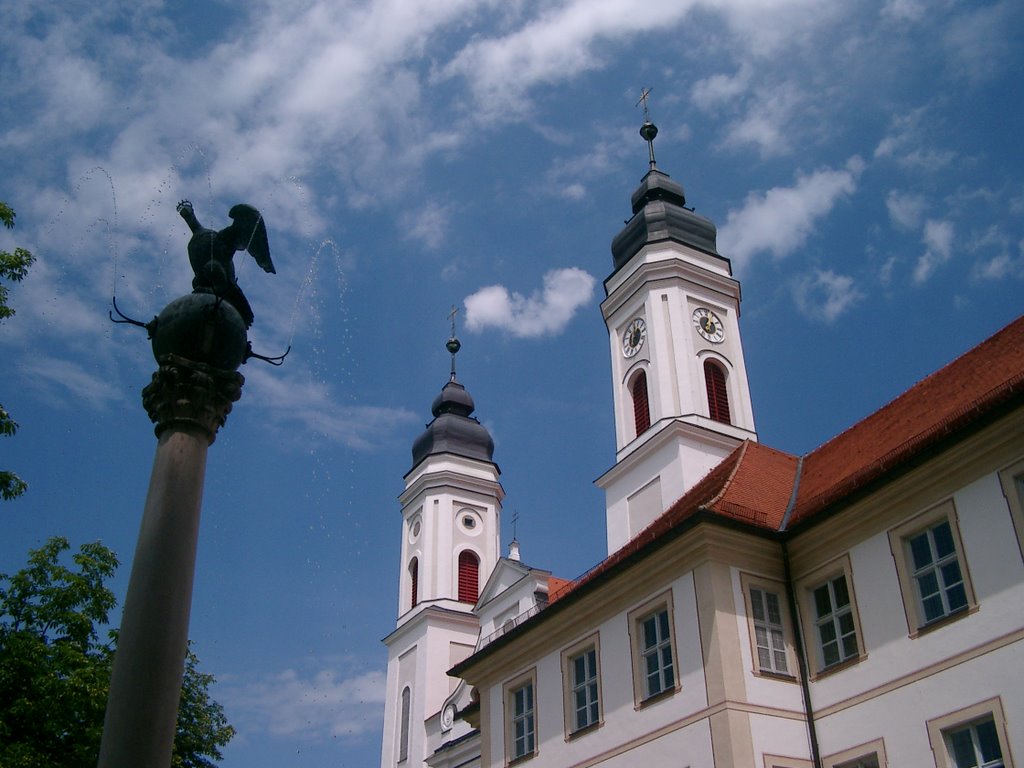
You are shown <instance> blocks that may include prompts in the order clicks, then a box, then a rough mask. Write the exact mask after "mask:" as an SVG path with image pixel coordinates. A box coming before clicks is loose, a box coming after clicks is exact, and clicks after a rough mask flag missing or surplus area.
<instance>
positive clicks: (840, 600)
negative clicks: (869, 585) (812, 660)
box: [812, 574, 859, 668]
mask: <svg viewBox="0 0 1024 768" xmlns="http://www.w3.org/2000/svg"><path fill="white" fill-rule="evenodd" d="M812 593H813V596H814V625H815V627H816V628H817V633H818V653H819V654H820V657H821V658H820V661H821V666H822V667H823V668H827V667H831V666H832V665H833V664H838V663H840V662H842V661H846V660H847V659H852V658H854V657H855V656H857V655H858V653H859V648H858V646H857V627H856V624H855V622H854V620H853V604H852V602H851V601H850V590H849V588H848V587H847V584H846V574H840V575H839V576H836V577H835V578H832V579H829V580H828V581H826V582H825V583H824V584H820V585H818V586H817V587H815V588H814V589H813V590H812Z"/></svg>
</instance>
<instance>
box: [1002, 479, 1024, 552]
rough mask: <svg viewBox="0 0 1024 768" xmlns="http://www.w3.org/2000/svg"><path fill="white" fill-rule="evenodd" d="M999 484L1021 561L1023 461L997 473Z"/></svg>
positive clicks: (1023, 525) (1022, 543) (1023, 496)
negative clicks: (1008, 512) (1008, 511)
mask: <svg viewBox="0 0 1024 768" xmlns="http://www.w3.org/2000/svg"><path fill="white" fill-rule="evenodd" d="M999 483H1000V485H1002V487H1003V496H1005V497H1006V504H1007V506H1008V507H1009V508H1010V520H1011V521H1012V522H1013V530H1014V532H1015V533H1016V534H1017V547H1018V548H1019V549H1020V555H1021V559H1024V459H1020V460H1019V461H1016V462H1014V463H1013V464H1011V465H1010V466H1008V467H1005V468H1004V469H1001V470H1000V471H999Z"/></svg>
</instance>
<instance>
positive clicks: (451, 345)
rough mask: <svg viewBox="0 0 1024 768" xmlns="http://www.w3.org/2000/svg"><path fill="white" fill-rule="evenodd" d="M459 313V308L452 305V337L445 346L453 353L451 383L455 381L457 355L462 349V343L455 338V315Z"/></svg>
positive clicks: (450, 313)
mask: <svg viewBox="0 0 1024 768" xmlns="http://www.w3.org/2000/svg"><path fill="white" fill-rule="evenodd" d="M458 312H459V308H458V307H456V306H455V305H454V304H452V311H451V312H449V313H448V317H449V318H451V321H452V335H451V337H450V338H449V339H448V342H447V343H446V344H445V347H446V348H447V349H448V351H449V352H450V353H451V356H452V377H451V379H450V381H455V355H456V354H457V353H458V351H459V350H460V349H462V342H461V341H459V340H458V339H457V338H456V337H455V315H457V314H458Z"/></svg>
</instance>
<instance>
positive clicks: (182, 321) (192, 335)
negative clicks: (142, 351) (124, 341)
mask: <svg viewBox="0 0 1024 768" xmlns="http://www.w3.org/2000/svg"><path fill="white" fill-rule="evenodd" d="M151 334H152V341H153V357H155V358H156V360H157V361H158V362H159V361H160V359H161V358H162V357H163V356H164V355H168V354H171V355H178V356H179V357H183V358H185V359H187V360H191V361H192V362H195V363H203V364H205V365H209V366H212V367H214V368H219V369H221V370H226V371H236V370H238V367H239V366H240V365H241V364H242V363H243V362H244V361H245V354H246V344H247V339H246V328H245V321H244V320H243V319H242V316H241V315H240V314H238V310H236V309H235V308H234V307H233V306H231V304H229V303H228V302H226V301H223V300H222V299H219V298H217V297H216V296H214V295H213V294H209V293H191V294H188V295H187V296H182V297H180V298H177V299H175V300H174V301H172V302H171V303H170V304H168V305H167V306H166V307H164V309H163V311H162V312H161V313H160V314H159V315H158V316H157V318H156V321H155V323H154V327H152V329H151Z"/></svg>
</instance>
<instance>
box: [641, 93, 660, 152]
mask: <svg viewBox="0 0 1024 768" xmlns="http://www.w3.org/2000/svg"><path fill="white" fill-rule="evenodd" d="M650 95H651V89H650V88H644V89H643V90H641V91H640V100H639V101H638V102H637V103H636V106H638V107H639V106H640V105H641V104H643V105H644V124H643V125H641V126H640V136H641V137H643V140H644V141H646V142H647V154H648V155H649V162H650V166H651V170H652V171H653V170H654V169H655V168H656V167H657V163H655V161H654V137H655V136H657V135H658V126H656V125H655V124H654V123H652V122H651V113H650V111H649V110H648V108H647V99H648V98H649V97H650Z"/></svg>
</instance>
